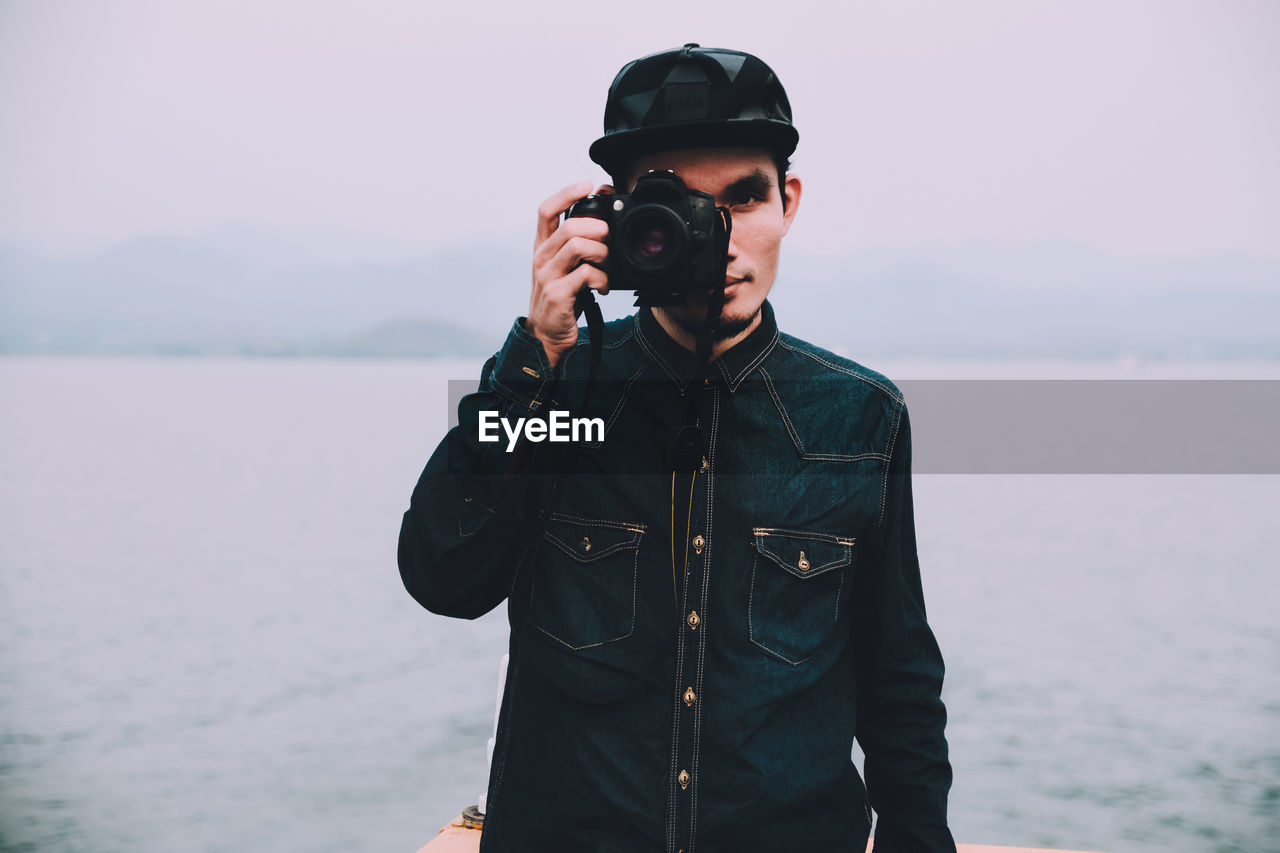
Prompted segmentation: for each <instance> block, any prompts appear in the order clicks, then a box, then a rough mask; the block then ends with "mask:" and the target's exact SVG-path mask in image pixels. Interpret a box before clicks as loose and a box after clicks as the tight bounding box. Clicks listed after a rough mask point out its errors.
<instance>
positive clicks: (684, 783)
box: [676, 770, 691, 791]
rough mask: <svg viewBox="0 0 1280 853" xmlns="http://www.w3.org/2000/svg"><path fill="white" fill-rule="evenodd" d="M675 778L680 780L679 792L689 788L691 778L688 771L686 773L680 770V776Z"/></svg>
mask: <svg viewBox="0 0 1280 853" xmlns="http://www.w3.org/2000/svg"><path fill="white" fill-rule="evenodd" d="M676 778H677V779H679V780H680V790H681V791H683V790H685V789H686V788H688V787H689V779H690V778H691V777H690V776H689V771H688V770H681V771H680V775H679V776H677V777H676Z"/></svg>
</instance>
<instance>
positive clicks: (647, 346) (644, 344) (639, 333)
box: [635, 314, 684, 388]
mask: <svg viewBox="0 0 1280 853" xmlns="http://www.w3.org/2000/svg"><path fill="white" fill-rule="evenodd" d="M635 332H636V341H637V342H639V344H640V348H641V349H642V350H644V351H645V352H646V353H647V354H648V356H649V358H650V359H652V360H653V361H654V362H656V363H657V364H658V366H659V367H661V368H662V370H663V372H664V373H666V374H667V376H669V377H671V381H672V382H674V383H676V384H677V385H680V387H681V388H683V387H684V386H683V385H682V384H681V382H680V377H679V376H678V375H676V373H675V371H673V370H672V369H671V367H670V366H669V365H668V364H667V362H666V360H664V359H663V358H662V356H660V355H658V351H657V350H656V349H654V347H653V344H651V343H649V339H648V338H646V337H645V336H644V330H643V329H641V328H640V315H639V314H636V316H635Z"/></svg>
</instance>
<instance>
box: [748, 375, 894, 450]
mask: <svg viewBox="0 0 1280 853" xmlns="http://www.w3.org/2000/svg"><path fill="white" fill-rule="evenodd" d="M760 375H761V376H762V377H763V378H764V384H765V388H767V389H768V391H769V396H770V397H772V398H773V405H774V406H776V407H777V409H778V414H780V415H782V422H783V424H784V425H785V426H786V428H787V435H789V436H790V437H791V443H792V444H794V445H795V446H796V450H797V451H799V453H800V458H801V459H805V460H809V461H814V462H862V461H864V460H867V459H880V460H885V461H887V460H888V458H889V457H888V456H885V455H884V454H883V453H876V452H875V451H867V452H866V453H809V452H808V451H806V450H805V449H804V442H803V441H802V440H801V439H800V433H799V431H797V430H796V428H795V425H794V424H793V423H792V421H791V416H790V414H789V413H788V412H787V407H786V406H785V405H784V404H783V402H782V397H781V396H780V395H779V394H778V391H777V389H776V388H775V387H774V385H773V379H772V378H771V377H770V376H769V374H768V373H767V372H766V371H765V369H764V368H763V367H762V368H760Z"/></svg>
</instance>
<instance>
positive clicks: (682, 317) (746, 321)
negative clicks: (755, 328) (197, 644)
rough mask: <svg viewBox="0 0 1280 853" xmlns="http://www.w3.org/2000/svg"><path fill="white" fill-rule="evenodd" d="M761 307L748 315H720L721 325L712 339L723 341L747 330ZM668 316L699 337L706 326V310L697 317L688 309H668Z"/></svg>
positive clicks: (757, 307) (758, 314)
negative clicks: (690, 314) (689, 313)
mask: <svg viewBox="0 0 1280 853" xmlns="http://www.w3.org/2000/svg"><path fill="white" fill-rule="evenodd" d="M760 307H761V306H756V310H755V311H752V312H751V314H750V316H747V317H725V316H724V315H721V316H720V325H719V326H718V327H717V328H716V330H715V332H714V333H713V334H712V336H711V339H712V340H716V341H723V340H726V339H728V338H732V337H734V336H736V335H739V334H741V333H743V332H745V331H746V330H747V329H748V328H750V326H751V324H752V323H754V322H755V321H756V317H758V316H760ZM667 316H668V317H670V318H671V319H672V320H673V321H675V324H676V325H677V326H679V327H680V328H681V329H684V330H685V331H686V332H688V333H689V334H691V335H693V336H694V337H697V335H698V334H699V333H700V332H701V331H702V329H703V327H704V326H706V312H705V310H701V311H699V312H698V316H697V319H696V320H695V319H694V318H692V317H690V316H689V315H688V311H687V310H686V311H668V312H667Z"/></svg>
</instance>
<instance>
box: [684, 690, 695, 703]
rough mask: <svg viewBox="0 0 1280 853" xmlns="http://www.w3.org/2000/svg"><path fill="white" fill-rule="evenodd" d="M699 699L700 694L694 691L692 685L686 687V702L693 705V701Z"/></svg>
mask: <svg viewBox="0 0 1280 853" xmlns="http://www.w3.org/2000/svg"><path fill="white" fill-rule="evenodd" d="M697 699H698V696H697V694H695V693H694V692H693V688H692V687H686V688H685V689H684V704H686V705H689V706H692V705H693V703H694V702H696V701H697Z"/></svg>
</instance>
